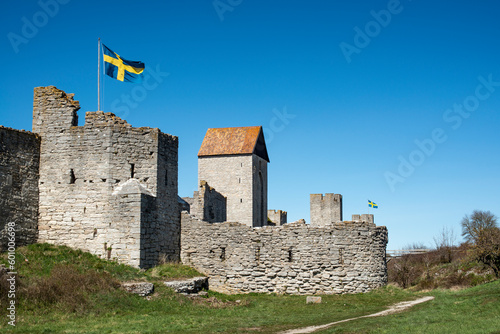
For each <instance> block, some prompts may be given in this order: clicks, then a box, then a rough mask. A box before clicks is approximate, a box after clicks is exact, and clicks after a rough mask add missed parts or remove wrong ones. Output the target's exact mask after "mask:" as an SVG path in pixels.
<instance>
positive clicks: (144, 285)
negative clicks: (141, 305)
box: [122, 282, 155, 297]
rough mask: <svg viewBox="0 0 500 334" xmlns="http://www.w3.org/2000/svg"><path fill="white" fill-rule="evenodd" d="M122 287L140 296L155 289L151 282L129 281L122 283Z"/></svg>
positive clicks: (146, 294)
mask: <svg viewBox="0 0 500 334" xmlns="http://www.w3.org/2000/svg"><path fill="white" fill-rule="evenodd" d="M122 287H123V288H124V289H125V290H127V291H128V292H130V293H135V294H136V295H139V296H141V297H145V296H148V295H150V294H152V293H153V292H154V290H155V286H154V284H153V283H148V282H129V283H123V284H122Z"/></svg>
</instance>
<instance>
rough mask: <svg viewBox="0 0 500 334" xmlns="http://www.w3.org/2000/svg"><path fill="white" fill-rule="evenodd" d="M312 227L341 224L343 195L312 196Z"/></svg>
mask: <svg viewBox="0 0 500 334" xmlns="http://www.w3.org/2000/svg"><path fill="white" fill-rule="evenodd" d="M310 201H311V202H310V204H311V225H312V226H324V224H329V223H332V222H334V223H335V222H341V221H342V220H343V218H342V195H339V194H324V195H323V194H311V196H310Z"/></svg>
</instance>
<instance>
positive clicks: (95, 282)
mask: <svg viewBox="0 0 500 334" xmlns="http://www.w3.org/2000/svg"><path fill="white" fill-rule="evenodd" d="M119 287H120V283H119V282H118V281H117V280H115V279H114V278H113V277H111V276H110V275H109V274H107V273H104V272H101V273H98V272H96V271H93V270H88V271H85V272H80V271H79V270H78V268H77V267H76V266H74V265H71V264H58V265H56V266H54V268H53V269H52V271H51V272H50V275H49V276H47V277H38V278H34V279H32V280H31V281H30V282H29V284H24V286H23V287H21V288H20V289H19V295H20V297H21V298H23V299H25V300H29V301H30V305H32V306H33V307H46V306H49V305H54V306H56V307H58V308H61V309H64V310H66V311H69V312H84V311H86V309H87V306H88V304H89V302H90V298H89V297H90V294H92V293H96V292H99V293H102V292H109V291H111V290H115V289H118V288H119Z"/></svg>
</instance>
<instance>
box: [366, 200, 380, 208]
mask: <svg viewBox="0 0 500 334" xmlns="http://www.w3.org/2000/svg"><path fill="white" fill-rule="evenodd" d="M368 207H369V208H374V209H378V205H377V203H374V202H372V201H370V200H368Z"/></svg>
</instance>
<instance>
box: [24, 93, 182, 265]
mask: <svg viewBox="0 0 500 334" xmlns="http://www.w3.org/2000/svg"><path fill="white" fill-rule="evenodd" d="M78 109H79V104H78V102H77V101H73V96H72V94H66V93H64V92H63V91H61V90H58V89H57V88H55V87H53V86H50V87H38V88H35V99H34V109H33V129H34V131H37V132H38V133H40V134H41V136H42V142H41V155H40V184H39V189H40V215H39V241H40V242H49V243H54V244H62V245H67V246H70V247H73V248H79V249H82V250H85V251H89V252H91V253H93V254H97V255H100V256H102V257H106V258H111V259H117V260H118V261H119V262H122V263H127V264H130V265H133V266H137V267H151V266H153V265H154V264H157V263H158V261H159V260H161V259H164V260H174V261H175V260H178V259H179V242H180V224H179V223H180V222H179V219H180V217H179V209H178V202H177V150H178V140H177V137H174V136H171V135H167V134H163V133H161V132H160V130H159V129H152V128H133V127H132V126H131V125H130V124H128V123H127V122H126V121H124V120H122V119H120V118H118V117H116V116H115V115H113V114H111V113H103V112H100V111H98V112H87V113H86V117H85V125H84V126H76V124H77V122H76V120H75V119H76V118H77V117H78V116H77V114H76V111H77V110H78Z"/></svg>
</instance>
